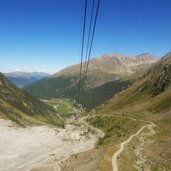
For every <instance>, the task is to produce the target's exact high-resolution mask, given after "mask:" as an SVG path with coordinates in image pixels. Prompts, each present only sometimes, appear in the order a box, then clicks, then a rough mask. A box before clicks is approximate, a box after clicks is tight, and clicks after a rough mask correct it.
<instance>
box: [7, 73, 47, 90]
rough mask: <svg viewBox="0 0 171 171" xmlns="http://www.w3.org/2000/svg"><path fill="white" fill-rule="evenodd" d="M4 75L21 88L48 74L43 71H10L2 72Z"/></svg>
mask: <svg viewBox="0 0 171 171" xmlns="http://www.w3.org/2000/svg"><path fill="white" fill-rule="evenodd" d="M4 75H5V76H6V77H7V78H8V79H9V80H10V81H11V82H12V83H14V84H15V85H16V86H17V87H19V88H23V87H24V86H26V85H29V84H32V83H34V82H36V81H38V80H40V79H42V78H45V77H48V76H50V74H48V73H44V72H19V71H16V72H10V73H4Z"/></svg>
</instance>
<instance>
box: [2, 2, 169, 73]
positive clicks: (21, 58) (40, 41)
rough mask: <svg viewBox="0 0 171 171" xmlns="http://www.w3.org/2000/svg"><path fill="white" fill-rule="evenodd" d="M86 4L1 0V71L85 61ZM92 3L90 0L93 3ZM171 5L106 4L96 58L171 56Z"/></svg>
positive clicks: (55, 68)
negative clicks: (83, 46) (83, 33)
mask: <svg viewBox="0 0 171 171" xmlns="http://www.w3.org/2000/svg"><path fill="white" fill-rule="evenodd" d="M83 1H84V0H0V71H1V72H9V71H14V70H22V71H45V72H49V73H55V72H57V71H59V70H60V69H63V68H65V67H67V66H69V65H72V64H76V63H79V62H80V49H81V29H82V14H83V11H82V9H83V8H82V7H83V4H82V2H83ZM91 2H92V0H89V4H90V3H91ZM170 9H171V1H170V0H101V6H100V13H99V18H98V23H97V29H96V33H95V39H94V44H93V49H92V55H91V56H92V57H97V56H100V55H102V54H106V53H122V54H126V55H130V56H131V55H136V54H141V53H144V52H149V53H152V54H154V55H156V56H158V57H161V56H163V55H164V54H165V53H167V52H168V51H171V12H170Z"/></svg>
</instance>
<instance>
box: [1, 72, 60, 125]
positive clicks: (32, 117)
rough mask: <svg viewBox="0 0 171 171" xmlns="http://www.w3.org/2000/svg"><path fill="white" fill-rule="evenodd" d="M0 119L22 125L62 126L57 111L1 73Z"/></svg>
mask: <svg viewBox="0 0 171 171" xmlns="http://www.w3.org/2000/svg"><path fill="white" fill-rule="evenodd" d="M0 118H8V119H11V120H12V121H14V122H16V123H18V124H20V125H23V126H24V125H27V124H42V123H46V124H53V125H61V124H62V121H61V120H60V119H59V118H58V117H57V116H56V113H55V111H54V110H53V109H52V108H51V107H50V106H48V105H46V104H44V103H43V102H41V101H39V100H37V99H35V98H33V97H32V96H30V95H29V94H28V93H26V92H25V91H23V90H20V89H19V88H17V87H16V86H15V85H13V84H12V83H11V82H10V81H9V80H8V79H7V78H6V77H5V76H4V75H3V74H1V73H0Z"/></svg>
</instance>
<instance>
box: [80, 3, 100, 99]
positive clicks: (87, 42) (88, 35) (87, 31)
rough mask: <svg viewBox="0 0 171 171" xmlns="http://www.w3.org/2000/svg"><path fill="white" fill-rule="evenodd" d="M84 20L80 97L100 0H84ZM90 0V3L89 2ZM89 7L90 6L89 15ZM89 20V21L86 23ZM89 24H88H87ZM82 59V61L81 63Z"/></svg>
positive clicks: (85, 77)
mask: <svg viewBox="0 0 171 171" xmlns="http://www.w3.org/2000/svg"><path fill="white" fill-rule="evenodd" d="M84 1H85V3H84V21H83V31H82V44H81V63H80V68H79V69H80V71H79V86H78V98H79V99H80V96H81V93H82V91H83V90H84V88H85V82H86V79H87V74H88V67H89V62H90V57H91V52H92V46H93V40H94V35H95V31H96V25H97V18H98V14H99V8H100V0H89V1H88V0H84ZM90 1H91V2H92V3H90ZM89 8H91V12H90V15H89V14H88V13H89V11H90V10H89ZM88 20H89V23H88ZM88 24H89V25H88ZM83 61H84V63H83Z"/></svg>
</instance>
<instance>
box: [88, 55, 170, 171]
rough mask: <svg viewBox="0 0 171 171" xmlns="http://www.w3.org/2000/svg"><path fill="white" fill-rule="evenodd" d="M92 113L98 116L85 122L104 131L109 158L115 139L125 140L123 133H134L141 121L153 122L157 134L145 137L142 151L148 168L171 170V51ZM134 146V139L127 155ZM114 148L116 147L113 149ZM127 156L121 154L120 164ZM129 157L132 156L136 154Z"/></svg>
mask: <svg viewBox="0 0 171 171" xmlns="http://www.w3.org/2000/svg"><path fill="white" fill-rule="evenodd" d="M92 112H93V111H92ZM94 114H95V115H97V114H98V116H96V117H94V118H90V119H89V120H88V121H89V122H90V123H91V124H92V125H94V126H96V127H99V128H101V129H103V130H104V131H105V132H106V135H105V137H104V139H102V140H101V141H100V144H102V145H103V146H102V148H105V149H106V151H108V150H107V149H111V150H110V152H105V154H104V155H105V156H106V157H112V155H111V151H113V153H114V151H116V149H115V148H116V141H118V143H119V142H122V141H124V140H125V139H126V136H128V135H131V134H133V133H136V131H137V130H138V129H139V128H140V127H141V126H142V125H144V124H147V123H143V122H142V120H144V121H147V122H154V123H155V124H156V128H155V130H156V134H155V135H154V136H153V137H151V138H149V139H147V140H146V143H145V146H144V147H143V154H144V155H145V156H147V158H148V161H150V164H149V168H150V169H151V170H152V171H153V170H167V171H169V170H170V169H171V158H170V156H171V151H170V149H171V124H170V123H171V54H167V55H166V56H165V57H164V58H162V60H161V61H160V62H158V63H157V64H156V65H155V66H153V67H152V68H151V69H149V70H148V71H147V72H146V74H144V75H143V76H142V77H140V78H139V79H138V80H136V81H135V82H134V83H133V85H131V86H130V87H129V88H128V89H126V90H123V91H122V92H120V93H118V94H117V95H115V96H114V97H113V98H111V99H110V100H109V101H108V102H107V103H106V104H105V105H103V106H101V107H99V108H97V110H96V111H95V113H94ZM107 115H108V116H107ZM129 118H135V120H131V119H129ZM136 146H137V142H136V143H135V142H134V141H133V142H131V143H130V144H129V147H128V148H127V149H126V151H125V152H126V153H127V155H129V157H130V155H134V154H133V148H135V147H136ZM113 147H115V148H114V149H113V150H112V148H113ZM108 153H109V154H110V155H109V154H108ZM113 153H112V154H113ZM129 157H128V156H125V157H123V159H124V158H125V161H124V160H122V162H121V163H122V164H123V165H124V164H125V163H126V162H127V160H128V158H129ZM132 158H134V159H135V156H133V157H132ZM124 162H125V163H124ZM102 165H104V166H103V167H107V166H109V165H110V162H108V161H105V160H104V161H103V162H102ZM124 166H126V165H124ZM130 168H131V169H132V167H131V165H130V163H129V164H128V166H127V167H126V169H128V170H131V169H130ZM126 169H123V170H126ZM134 170H136V169H135V168H134Z"/></svg>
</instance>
